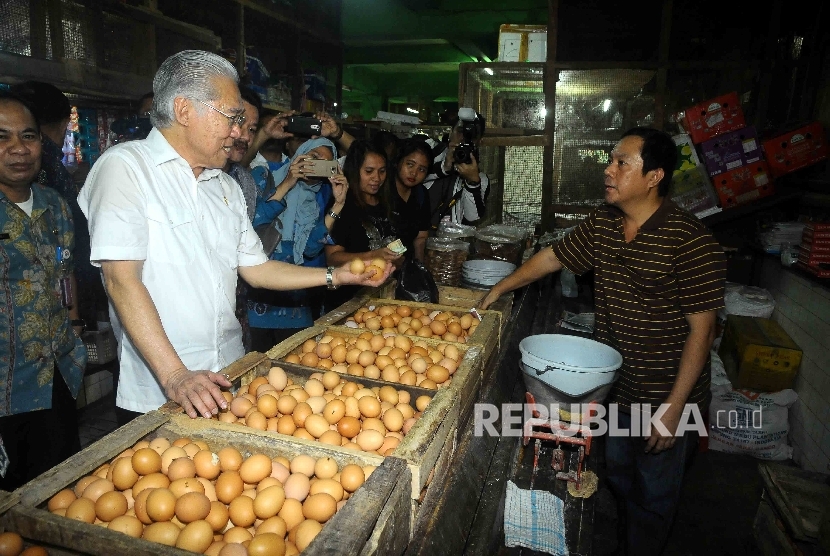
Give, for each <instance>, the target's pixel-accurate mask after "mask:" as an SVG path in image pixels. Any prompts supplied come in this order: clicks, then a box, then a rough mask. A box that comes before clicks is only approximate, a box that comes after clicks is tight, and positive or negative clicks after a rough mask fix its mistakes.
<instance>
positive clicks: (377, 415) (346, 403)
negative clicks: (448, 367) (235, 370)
mask: <svg viewBox="0 0 830 556" xmlns="http://www.w3.org/2000/svg"><path fill="white" fill-rule="evenodd" d="M225 397H226V399H227V400H228V408H227V409H226V410H225V411H221V412H220V413H219V414H218V415H217V416H216V417H215V419H218V420H220V421H222V422H225V423H237V424H240V425H245V426H248V427H252V428H255V429H259V430H268V431H274V432H278V433H280V434H287V435H291V436H294V437H296V438H305V439H306V440H316V441H318V442H322V443H323V444H330V445H332V446H342V447H344V448H349V449H353V450H362V451H364V452H370V453H374V454H377V455H380V456H386V455H388V454H389V453H391V452H392V451H393V450H394V449H395V448H396V447H397V446H398V444H399V443H400V441H401V440H403V437H404V435H406V434H407V433H408V432H409V430H410V429H411V428H412V426H413V425H414V424H415V422H416V421H417V420H418V419H419V418H420V417H421V415H422V413H423V411H424V410H425V409H426V407H427V405H429V402H430V401H431V400H432V398H430V397H429V396H427V395H423V396H419V397H418V398H417V399H416V400H415V407H414V408H413V407H412V405H411V404H410V402H411V401H412V400H411V396H410V395H409V392H407V391H406V390H396V389H395V388H393V387H392V386H382V387H374V388H365V387H364V386H363V385H361V384H359V383H357V382H350V381H347V380H346V379H345V378H343V376H342V375H339V374H337V373H335V372H333V371H326V372H325V373H313V374H312V375H311V377H310V378H309V379H308V380H307V381H306V382H305V384H303V385H300V384H295V383H294V382H293V381H292V380H291V379H290V378H289V377H288V376H286V374H285V371H284V370H283V369H282V368H280V367H272V368H271V370H270V371H269V372H268V376H267V377H266V376H260V377H257V378H255V379H254V380H252V381H251V383H250V384H248V387H247V388H240V389H239V390H237V392H236V395H235V396H232V395H231V394H230V393H229V392H225Z"/></svg>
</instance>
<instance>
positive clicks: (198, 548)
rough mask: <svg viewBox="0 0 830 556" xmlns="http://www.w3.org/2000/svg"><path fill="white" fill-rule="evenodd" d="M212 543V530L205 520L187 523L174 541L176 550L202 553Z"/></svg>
mask: <svg viewBox="0 0 830 556" xmlns="http://www.w3.org/2000/svg"><path fill="white" fill-rule="evenodd" d="M212 543H213V528H212V527H211V526H210V524H209V523H208V522H207V521H205V520H203V519H202V520H199V521H194V522H193V523H188V524H187V525H185V527H184V529H182V531H181V533H179V538H177V539H176V548H181V549H182V550H190V551H191V552H196V553H199V554H201V553H203V552H204V551H205V550H207V549H208V547H209V546H210V545H211V544H212Z"/></svg>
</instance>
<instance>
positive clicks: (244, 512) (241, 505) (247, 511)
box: [228, 496, 256, 527]
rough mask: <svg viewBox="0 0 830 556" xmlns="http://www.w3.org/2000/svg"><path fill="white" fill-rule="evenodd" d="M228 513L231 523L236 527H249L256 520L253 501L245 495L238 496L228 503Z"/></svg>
mask: <svg viewBox="0 0 830 556" xmlns="http://www.w3.org/2000/svg"><path fill="white" fill-rule="evenodd" d="M228 515H230V518H231V523H233V524H234V525H236V526H237V527H250V526H251V525H253V524H254V521H256V514H255V513H254V501H253V499H251V498H249V497H247V496H239V497H237V498H234V499H233V500H231V503H230V504H228Z"/></svg>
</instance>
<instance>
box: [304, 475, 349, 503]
mask: <svg viewBox="0 0 830 556" xmlns="http://www.w3.org/2000/svg"><path fill="white" fill-rule="evenodd" d="M321 492H325V493H327V494H329V495H331V497H332V498H334V499H335V500H336V501H337V502H339V501H340V500H342V499H343V493H344V490H343V485H341V484H340V481H335V480H334V479H332V478H329V479H318V480H316V481H314V482H313V483H311V489H310V490H309V494H310V495H312V496H313V495H315V494H319V493H321Z"/></svg>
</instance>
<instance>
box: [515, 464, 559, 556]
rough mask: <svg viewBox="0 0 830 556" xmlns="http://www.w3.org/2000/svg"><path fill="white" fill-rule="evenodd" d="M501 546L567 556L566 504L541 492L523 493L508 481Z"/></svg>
mask: <svg viewBox="0 0 830 556" xmlns="http://www.w3.org/2000/svg"><path fill="white" fill-rule="evenodd" d="M504 545H505V546H508V547H511V546H523V547H525V548H530V549H532V550H538V551H540V552H546V553H548V554H553V555H555V556H567V555H568V544H567V542H566V541H565V503H564V502H563V501H562V500H561V499H560V498H557V497H556V496H554V495H553V494H551V493H550V492H547V491H544V490H524V489H521V488H519V487H518V486H516V483H514V482H513V481H507V495H506V497H505V501H504Z"/></svg>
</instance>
